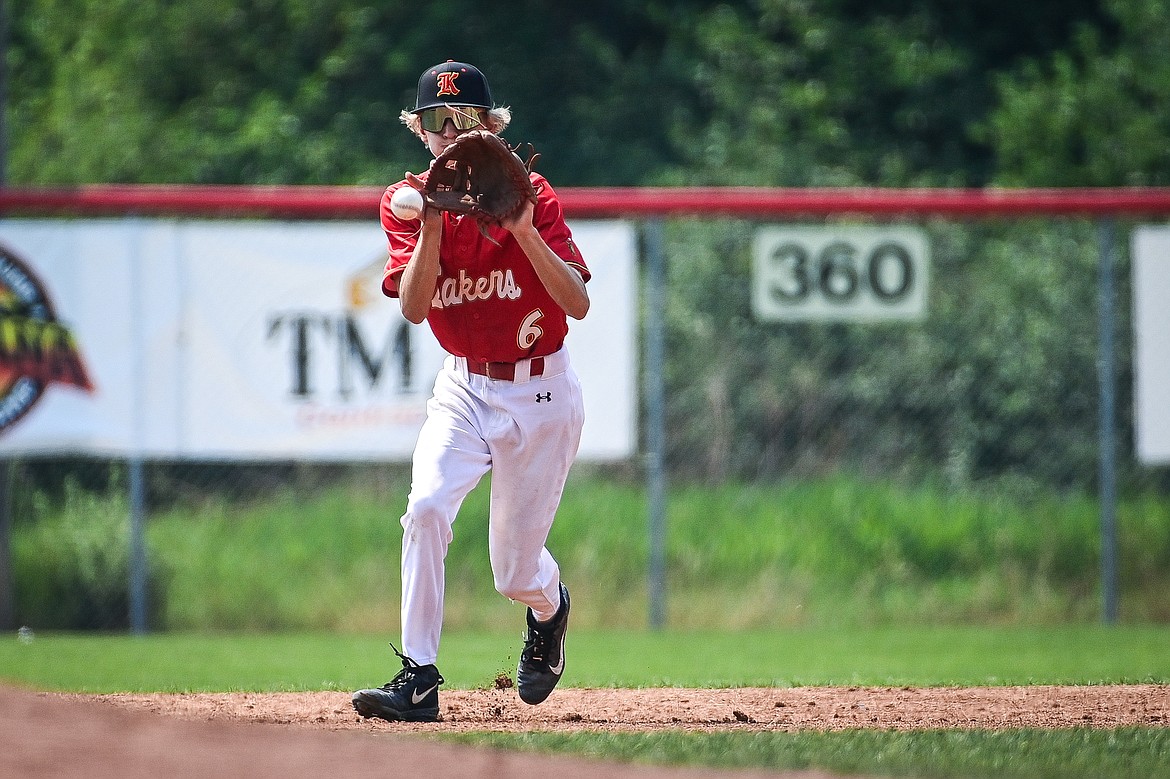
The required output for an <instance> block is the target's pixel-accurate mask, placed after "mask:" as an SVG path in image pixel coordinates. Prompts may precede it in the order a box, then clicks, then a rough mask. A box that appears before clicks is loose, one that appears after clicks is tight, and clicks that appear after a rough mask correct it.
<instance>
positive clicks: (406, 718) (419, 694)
mask: <svg viewBox="0 0 1170 779" xmlns="http://www.w3.org/2000/svg"><path fill="white" fill-rule="evenodd" d="M390 648H391V649H393V650H394V654H396V655H398V656H399V657H400V658H402V670H401V671H399V672H398V675H397V676H395V677H394V678H393V679H391V680H390V681H388V682H386V683H385V684H383V685H382V686H381V687H377V688H374V689H370V690H358V691H357V692H355V693H354V694H353V708H354V711H356V712H357V713H358V714H360V715H362V716H363V717H381V718H382V719H384V720H390V721H391V722H436V721H438V719H439V685H440V684H442V683H443V677H442V675H440V674H439V669H438V668H436V667H435V666H433V665H419V664H418V663H416V662H415V661H414V660H411V659H410V658H409V657H407V656H406V655H404V654H402V653H401V652H399V651H398V648H397V647H396V646H394V645H393V644H391V645H390Z"/></svg>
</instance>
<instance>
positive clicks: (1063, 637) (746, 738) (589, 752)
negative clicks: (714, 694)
mask: <svg viewBox="0 0 1170 779" xmlns="http://www.w3.org/2000/svg"><path fill="white" fill-rule="evenodd" d="M514 615H515V616H516V618H517V620H518V616H519V612H518V609H517V611H516V612H515V614H514ZM517 635H518V630H507V632H503V630H501V632H493V633H482V632H467V630H448V632H447V634H446V635H445V639H443V649H442V657H441V660H440V662H441V667H442V670H443V675H445V677H446V678H447V680H448V687H449V688H455V689H472V688H482V687H488V685H489V684H490V683H491V681H493V680H494V677H495V675H496V674H497V673H500V671H502V670H505V671H510V670H511V669H512V668H514V666H515V662H516V652H517V644H518V639H517ZM386 640H387V639H385V637H374V636H370V635H343V634H319V633H317V634H273V635H266V634H233V635H208V634H152V635H146V636H129V635H95V634H77V633H36V634H35V635H34V637H33V640H32V641H28V642H22V641H19V640H18V639H16V637H15V636H14V635H13V634H7V635H6V636H4V640H0V678H4V680H6V681H9V682H16V683H20V684H23V685H27V687H33V688H37V689H50V690H62V691H80V692H118V691H132V692H149V691H170V692H184V691H280V690H350V689H353V688H357V687H365V685H369V684H378V683H381V682H383V681H386V680H387V678H388V677H390V676H391V675H393V673H394V671H397V670H398V661H397V659H395V657H394V656H393V655H392V653H391V652H390V648H388V647H387V646H386ZM569 649H570V653H571V654H570V670H569V677H567V678H566V684H571V685H573V687H593V688H607V687H622V688H625V687H631V688H638V687H709V688H710V687H738V685H772V687H794V685H808V687H820V685H913V687H936V685H996V684H1065V683H1067V684H1102V683H1127V682H1154V683H1170V627H1165V626H1120V627H1103V626H1066V627H1054V628H1049V627H915V628H892V627H887V628H852V629H846V628H799V629H791V630H749V632H722V630H698V632H693V630H667V632H645V630H633V632H625V630H599V629H584V630H583V629H578V630H573V632H571V633H570V644H569ZM442 738H445V739H448V740H459V742H463V743H470V744H479V745H488V746H493V747H496V749H509V750H535V751H542V752H563V753H573V754H580V756H585V757H590V758H604V759H610V760H625V761H632V763H646V764H658V765H690V766H710V767H720V768H730V767H737V768H757V770H758V768H765V770H776V771H779V770H803V768H817V770H820V771H831V772H834V773H839V774H842V775H849V774H863V775H869V777H873V775H892V777H934V778H943V777H1027V778H1042V777H1052V778H1054V779H1055V778H1060V779H1073V778H1079V777H1083V778H1086V779H1088V778H1101V779H1109V778H1113V777H1119V778H1121V777H1127V778H1129V777H1170V729H1164V728H1162V729H1158V728H1122V729H1113V730H1065V731H1054V730H1053V731H1047V730H1006V731H911V732H885V731H873V730H855V731H845V732H830V733H821V732H791V733H786V732H756V733H746V732H722V733H688V732H682V731H670V732H659V733H601V732H586V731H581V732H577V733H537V732H532V733H469V735H461V736H443V737H442Z"/></svg>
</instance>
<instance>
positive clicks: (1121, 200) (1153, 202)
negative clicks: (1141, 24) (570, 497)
mask: <svg viewBox="0 0 1170 779" xmlns="http://www.w3.org/2000/svg"><path fill="white" fill-rule="evenodd" d="M382 191H383V188H382V187H353V186H198V185H128V184H109V185H107V184H102V185H85V186H76V187H30V188H8V189H2V188H0V215H4V216H13V215H39V216H44V215H69V216H97V215H123V214H140V215H160V214H169V215H187V216H213V215H225V214H230V215H234V216H283V217H290V218H311V217H318V218H359V219H376V218H377V214H378V203H379V200H380V198H381V196H382ZM557 192H558V194H559V195H560V198H561V202H562V204H563V205H564V208H565V212H566V213H567V215H568V216H569V217H570V218H597V217H626V218H630V217H652V216H704V215H712V214H718V215H721V216H741V217H767V216H773V217H774V216H825V215H833V214H883V215H917V216H928V215H937V216H953V217H992V216H1000V217H1004V216H1027V215H1078V216H1108V215H1116V216H1123V215H1133V216H1137V215H1147V216H1151V215H1170V188H1161V187H1158V188H1153V187H1149V188H1147V187H1130V188H1081V189H879V188H838V189H797V188H769V187H662V188H658V187H558V188H557Z"/></svg>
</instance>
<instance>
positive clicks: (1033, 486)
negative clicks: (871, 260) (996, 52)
mask: <svg viewBox="0 0 1170 779" xmlns="http://www.w3.org/2000/svg"><path fill="white" fill-rule="evenodd" d="M857 223H858V220H856V219H855V220H853V221H852V222H848V223H846V222H843V221H842V220H837V219H832V218H830V219H821V218H818V219H803V220H799V224H800V225H802V226H810V225H812V226H816V227H825V226H828V227H833V226H842V225H845V226H847V225H849V224H852V225H856V224H857ZM860 223H862V224H865V225H869V226H872V225H873V223H874V220H860ZM891 223H893V224H904V225H907V226H911V227H913V228H914V229H917V230H921V231H923V232H924V234H925V235H926V236H927V239H928V246H929V275H928V278H924V279H916V281H915V283H922V284H927V287H926V289H925V296H926V298H925V299H926V304H925V311H924V313H923V315H922V316H921V317H920V318H906V319H899V320H892V321H843V320H841V319H833V318H823V319H818V320H803V321H767V320H763V319H761V318H759V317H758V316H757V315H756V312H755V311H754V309H753V294H756V293H755V292H754V290H753V284H754V283H756V282H757V281H758V268H757V267H755V265H754V263H756V262H758V255H757V252H758V248H757V247H756V245H755V244H754V240H755V237H756V235H757V234H758V231H759V230H760V228H761V227H762V226H763V223H761V222H760V221H757V220H748V219H738V218H727V219H720V220H699V219H690V218H671V219H666V220H665V221H663V222H661V224H660V227H661V236H660V237H661V248H662V252H663V260H664V264H663V272H664V276H663V280H664V284H665V286H664V287H663V288H662V289H661V290H660V293H661V297H658V296H657V295H656V294H655V293H654V280H653V279H652V278H649V277H647V278H646V279H645V280H644V287H643V291H642V294H641V296H640V300H641V305H642V309H643V310H642V312H641V313H642V320H643V321H642V328H643V332H644V333H647V332H650V331H651V330H653V329H654V328H658V327H660V328H661V330H660V333H661V338H662V342H661V343H662V347H663V348H662V358H661V359H662V364H661V366H658V365H655V364H653V363H654V362H655V361H656V360H657V359H658V358H657V357H656V356H655V355H654V354H652V353H646V352H645V351H644V353H643V357H642V366H641V369H642V380H641V386H642V387H643V389H645V388H646V387H649V386H654V385H655V383H656V382H657V381H661V387H662V390H661V392H662V394H661V408H654V407H652V406H653V404H654V399H653V396H652V395H653V393H645V392H644V396H643V406H642V410H641V413H640V414H639V425H640V433H639V440H640V442H641V445H640V449H641V454H639V456H638V457H637V458H635V459H634V460H631V461H629V462H626V463H619V464H616V465H611V466H610V467H609V471H608V472H609V473H610V474H612V476H613V478H624V479H627V480H629V481H632V482H635V483H636V482H639V481H641V480H644V479H646V478H647V470H648V469H650V470H651V471H652V473H651V474H650V476H651V480H650V482H649V484H650V489H651V492H653V488H654V487H653V485H654V473H653V471H654V469H656V468H658V469H661V471H660V473H658V478H659V482H658V484H660V485H675V484H706V485H727V484H741V483H760V482H768V483H774V482H792V481H800V480H806V479H817V478H823V477H825V476H828V475H833V474H849V475H851V476H855V477H857V478H859V479H863V480H895V481H899V482H905V483H933V484H941V485H945V486H946V487H947V488H953V489H966V488H979V487H980V486H988V485H993V486H994V488H995V489H997V490H1001V491H1006V492H1007V493H1010V494H1018V495H1026V494H1028V493H1029V492H1031V491H1036V490H1045V491H1054V492H1057V493H1060V492H1078V493H1089V494H1097V493H1098V491H1099V488H1100V486H1101V483H1100V480H1101V456H1102V445H1103V444H1102V442H1103V441H1104V442H1107V443H1108V446H1111V447H1112V448H1113V451H1114V453H1115V457H1116V462H1115V467H1116V470H1115V475H1114V476H1113V477H1111V478H1114V479H1115V480H1116V485H1117V489H1118V490H1120V491H1121V492H1122V493H1134V492H1143V491H1144V492H1151V493H1154V494H1157V495H1161V496H1163V497H1164V496H1165V495H1167V493H1170V469H1167V468H1165V467H1151V466H1145V465H1142V464H1141V463H1139V462H1138V461H1137V460H1136V459H1135V457H1134V454H1133V453H1134V439H1133V430H1134V416H1133V414H1134V412H1133V402H1132V386H1133V372H1134V365H1133V360H1132V354H1133V331H1132V324H1131V319H1130V317H1131V300H1132V290H1131V289H1130V258H1129V252H1128V241H1127V236H1128V234H1129V231H1130V229H1132V227H1133V224H1132V223H1129V222H1121V223H1118V225H1117V232H1116V235H1117V240H1116V244H1115V246H1113V247H1111V249H1110V250H1111V251H1113V253H1114V258H1115V261H1116V265H1115V268H1114V271H1113V274H1112V280H1113V281H1114V282H1115V283H1116V288H1115V290H1114V291H1113V293H1112V295H1113V296H1114V298H1113V300H1114V302H1115V306H1114V308H1113V311H1114V318H1113V321H1112V323H1111V328H1112V331H1111V332H1112V335H1113V337H1114V338H1115V345H1114V354H1115V359H1116V370H1115V371H1114V373H1113V375H1112V376H1111V377H1109V378H1110V380H1111V382H1112V386H1111V387H1110V390H1111V393H1112V394H1111V397H1112V398H1113V399H1114V400H1113V401H1111V402H1115V404H1116V406H1115V411H1116V416H1115V418H1114V424H1113V427H1112V429H1110V430H1105V431H1102V430H1101V429H1100V425H1101V420H1102V416H1101V413H1100V412H1101V408H1100V405H1099V404H1100V399H1101V398H1102V392H1101V385H1100V381H1099V378H1100V376H1101V375H1102V374H1101V373H1100V370H1099V369H1100V367H1101V360H1102V353H1101V346H1102V340H1101V330H1100V322H1099V318H1098V313H1099V311H1100V305H1101V287H1100V278H1099V273H1098V271H1099V267H1100V266H1099V263H1100V261H1101V256H1102V246H1101V227H1100V222H1099V221H1098V220H1097V219H1093V218H1077V217H1026V218H996V219H986V220H979V221H964V220H960V219H952V218H938V217H932V218H923V219H914V220H904V219H895V220H891V221H886V222H884V224H886V225H889V224H891ZM794 225H795V223H790V224H789V226H794ZM781 226H783V225H781ZM645 253H646V247H643V255H645ZM590 259H591V261H593V262H601V261H604V260H603V258H590ZM814 260H815V258H814ZM812 267H813V268H814V269H813V271H811V272H810V273H811V275H810V276H809V278H810V279H812V281H813V283H814V286H815V284H817V283H820V282H821V281H824V282H826V283H829V284H832V283H837V282H835V281H834V279H833V273H834V272H833V271H832V270H830V271H824V270H823V267H822V266H816V265H815V264H814V266H812ZM644 271H645V268H644ZM859 272H860V273H862V274H864V273H865V269H864V268H863V269H861V271H859ZM855 280H856V279H855ZM844 283H846V288H847V286H848V280H846V282H844ZM651 373H653V374H654V376H651V375H650V374H651ZM652 378H653V379H654V381H651V379H652ZM1167 391H1168V392H1170V388H1167ZM656 424H660V425H661V431H660V432H659V433H656V431H655V429H654V428H653V426H654V425H656ZM658 434H660V435H661V436H662V441H661V446H660V451H655V450H657V449H658V448H659V444H658V443H657V439H656V438H655V436H656V435H658ZM134 467H136V466H135V465H134V464H132V463H128V462H126V461H125V460H120V459H119V460H107V459H101V458H94V457H87V456H82V455H79V454H70V453H61V454H60V455H54V456H26V457H13V458H10V459H9V460H7V461H6V462H5V463H4V471H3V473H4V475H5V478H6V484H7V494H6V495H4V502H5V503H6V504H7V512H8V521H9V523H10V527H9V528H7V529H6V532H5V536H10V537H11V539H12V544H11V547H10V549H9V550H8V551H9V555H10V558H11V562H10V565H9V566H8V570H7V572H6V575H7V577H8V578H9V585H8V588H7V590H8V593H9V598H8V601H9V602H8V603H7V604H5V609H6V612H7V613H6V614H4V615H0V616H4V617H5V618H6V621H7V623H8V625H10V626H14V625H17V624H25V623H26V622H27V623H29V624H33V623H35V624H36V625H37V626H38V627H44V628H71V629H76V628H101V629H125V628H128V627H131V620H132V604H131V595H132V590H131V587H130V586H129V585H128V584H127V583H128V582H129V581H130V579H131V575H130V574H131V568H132V544H131V542H130V536H131V518H132V517H133V515H134V513H135V511H136V510H140V511H142V512H143V520H144V521H145V522H146V523H147V524H149V523H150V522H151V521H152V518H154V517H157V516H158V515H159V514H160V513H166V512H169V511H172V510H173V509H175V507H183V506H185V507H191V506H200V505H209V504H215V505H219V506H229V507H247V506H254V505H257V504H262V503H263V502H264V501H266V500H272V499H274V496H282V495H288V494H293V495H307V494H311V493H313V492H314V491H317V490H321V489H324V488H327V487H330V486H336V485H362V486H364V487H369V488H372V489H375V490H379V491H381V494H382V496H383V497H384V498H386V499H387V500H395V499H404V491H405V489H406V486H407V481H408V475H407V469H408V466H407V464H405V463H401V462H397V463H373V464H371V463H360V464H359V463H350V464H345V463H341V464H339V463H329V464H323V463H313V462H265V463H235V462H181V461H180V462H154V461H151V462H145V463H142V464H141V471H140V473H141V488H140V492H141V494H140V495H138V496H137V497H136V496H135V495H134V494H133V490H132V481H133V478H134ZM393 496H398V497H397V498H395V497H393ZM136 502H137V503H136ZM136 505H139V506H140V508H136ZM729 510H733V509H730V508H729ZM653 511H654V508H653V506H651V513H653ZM229 513H230V512H229ZM387 516H388V520H387V525H388V527H389V528H390V529H389V530H388V532H390V533H392V532H393V531H394V530H396V529H397V528H396V527H395V526H394V524H395V523H394V520H396V516H394V515H393V511H392V510H390V509H387ZM8 540H9V539H8V538H7V537H6V538H5V541H8ZM652 564H653V561H652ZM660 564H661V563H660ZM148 570H149V571H150V572H151V573H150V574H149V575H148V578H147V580H146V582H145V584H144V585H143V586H144V587H145V588H146V592H147V598H146V602H147V604H149V606H148V608H150V609H151V611H150V613H149V614H148V615H147V616H146V620H147V621H148V622H149V623H150V624H159V619H160V617H159V614H158V613H157V609H158V607H159V604H160V603H162V602H163V601H164V600H165V598H166V587H167V586H168V585H167V581H166V575H165V574H166V572H165V570H164V569H163V568H162V567H160V566H159V565H157V564H153V563H152V564H151V565H149V566H148ZM242 586H243V585H242Z"/></svg>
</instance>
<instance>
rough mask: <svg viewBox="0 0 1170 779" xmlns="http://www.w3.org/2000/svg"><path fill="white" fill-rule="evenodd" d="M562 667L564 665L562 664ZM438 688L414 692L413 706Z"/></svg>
mask: <svg viewBox="0 0 1170 779" xmlns="http://www.w3.org/2000/svg"><path fill="white" fill-rule="evenodd" d="M562 665H563V663H562ZM438 686H439V685H437V684H436V685H435V686H434V687H428V688H427V689H425V690H423V691H422V693H421V694H420V693H419V692H418V691H417V690H415V691H414V692H412V693H411V694H410V702H411V703H412V704H414V705H415V706H417V705H419V704H420V703H422V700H423V698H425V697H427V696H428V695H430V694H431V693H432V692H433V691H434V689H435V687H438Z"/></svg>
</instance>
